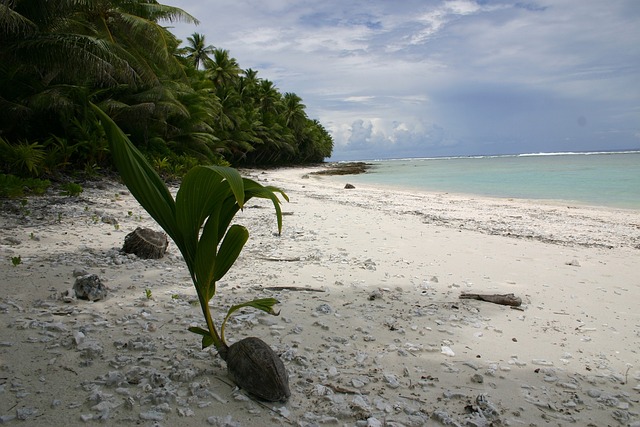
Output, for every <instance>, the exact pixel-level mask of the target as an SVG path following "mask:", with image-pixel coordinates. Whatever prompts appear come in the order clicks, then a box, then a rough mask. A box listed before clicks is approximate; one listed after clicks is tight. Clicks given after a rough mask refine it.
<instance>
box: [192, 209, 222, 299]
mask: <svg viewBox="0 0 640 427" xmlns="http://www.w3.org/2000/svg"><path fill="white" fill-rule="evenodd" d="M218 241H219V238H218V214H217V212H216V213H213V214H212V215H211V216H210V217H209V219H207V222H206V224H205V226H204V229H203V230H202V235H201V236H200V240H199V241H198V246H197V250H196V259H195V271H196V278H197V283H196V288H197V289H198V292H199V293H200V294H201V295H203V297H204V300H205V301H209V300H210V299H211V298H212V297H213V296H214V295H215V293H216V287H215V281H214V271H215V268H216V263H217V261H218Z"/></svg>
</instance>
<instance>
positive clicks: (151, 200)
mask: <svg viewBox="0 0 640 427" xmlns="http://www.w3.org/2000/svg"><path fill="white" fill-rule="evenodd" d="M91 108H92V109H93V111H94V113H95V114H96V115H97V116H98V118H99V119H100V121H101V123H102V127H103V128H104V131H105V134H106V136H107V139H108V141H109V149H110V150H111V157H112V158H113V162H114V163H115V165H116V168H117V169H118V172H119V173H120V175H121V177H122V180H123V181H124V183H125V185H126V186H127V188H129V191H131V194H132V195H133V197H135V198H136V200H137V201H138V202H139V203H140V205H142V207H143V208H144V209H145V210H146V211H147V212H148V213H149V215H151V217H152V218H153V219H155V220H156V221H157V222H158V224H160V227H162V228H163V229H164V231H166V232H167V234H168V235H169V236H171V238H172V239H173V241H174V242H175V243H176V245H178V247H179V248H180V249H182V246H183V244H182V238H181V235H180V232H179V230H178V226H177V224H176V221H175V216H174V213H175V202H174V200H173V197H172V196H171V193H170V192H169V189H168V188H167V186H166V185H165V184H164V182H163V181H162V179H161V178H160V177H159V176H158V174H157V173H156V172H155V170H153V168H152V167H151V165H150V164H149V163H148V162H147V160H146V159H145V157H144V156H143V155H142V153H141V152H140V151H139V150H138V149H137V148H136V147H135V146H134V145H133V143H132V142H131V141H130V140H129V138H128V137H127V136H126V135H125V134H124V132H122V130H121V129H120V128H119V127H118V125H116V124H115V122H114V121H113V120H112V119H111V117H109V115H107V113H105V112H104V111H102V110H101V109H100V108H99V107H98V106H96V105H95V104H91Z"/></svg>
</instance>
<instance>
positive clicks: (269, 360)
mask: <svg viewBox="0 0 640 427" xmlns="http://www.w3.org/2000/svg"><path fill="white" fill-rule="evenodd" d="M92 108H93V110H94V112H95V114H96V115H97V116H98V117H99V118H100V120H101V122H102V126H103V128H104V130H105V134H106V136H107V138H108V140H109V148H110V150H111V155H112V157H113V162H114V163H115V165H116V168H117V169H118V171H119V172H120V176H121V177H122V180H123V181H124V183H125V185H126V186H127V187H128V188H129V191H131V194H132V195H133V196H134V197H135V198H136V200H138V202H139V203H140V205H142V207H143V208H144V209H145V210H146V211H147V212H148V213H149V215H151V217H152V218H153V219H155V220H156V222H157V223H158V224H159V225H160V227H162V229H163V230H164V231H165V232H166V233H167V234H168V235H169V237H171V239H172V240H173V241H174V243H175V244H176V246H177V247H178V249H179V250H180V252H181V253H182V256H183V257H184V260H185V262H186V264H187V267H188V269H189V273H190V275H191V279H192V281H193V284H194V286H195V288H196V292H197V294H198V301H199V302H200V307H201V308H202V313H203V315H204V318H205V322H206V328H200V327H191V328H189V330H190V331H191V332H194V333H196V334H198V335H201V336H202V347H203V348H206V347H209V346H210V345H214V346H215V347H216V349H217V350H218V354H219V355H220V356H221V357H222V359H224V360H225V361H226V362H227V368H228V372H229V375H230V377H231V378H232V379H233V381H234V382H235V383H236V384H237V385H238V386H240V387H241V388H243V389H244V390H246V391H247V392H249V393H250V394H253V395H255V396H257V397H259V398H261V399H264V400H269V401H280V400H286V399H287V398H288V397H289V396H290V394H291V393H290V391H289V382H288V377H287V372H286V370H285V367H284V364H283V363H282V360H280V358H279V357H278V355H277V354H276V353H275V352H274V351H273V350H272V349H271V347H269V345H268V344H267V343H265V342H264V341H262V340H260V339H258V338H255V337H250V338H245V339H243V340H241V341H238V342H236V343H235V344H233V345H231V346H228V345H227V344H226V342H225V339H224V325H225V323H226V321H227V320H228V318H229V316H230V315H231V314H232V313H233V312H234V311H236V310H238V309H239V308H242V307H254V308H257V309H259V310H263V311H265V312H267V313H270V314H273V315H277V314H278V313H276V312H275V311H274V309H273V306H274V305H275V304H277V303H278V301H277V300H276V299H274V298H265V299H258V300H254V301H250V302H247V303H243V304H239V305H235V306H233V307H231V308H230V309H229V311H228V312H227V315H226V317H225V319H224V321H223V322H222V325H221V326H220V334H219V333H218V329H217V328H216V326H215V324H214V322H213V318H212V317H211V312H210V309H209V301H210V300H211V298H213V296H214V295H215V293H216V282H217V281H219V280H220V279H221V278H222V277H223V276H224V275H225V274H226V273H227V271H228V270H229V268H231V266H232V265H233V263H234V262H235V261H236V259H237V258H238V256H239V255H240V252H241V251H242V248H243V247H244V244H245V243H246V242H247V240H248V239H249V232H248V231H247V229H246V228H245V227H243V226H241V225H238V224H233V225H232V224H231V221H232V220H233V218H234V216H235V214H236V213H237V212H238V211H239V210H240V209H242V207H243V205H244V203H245V202H247V201H248V200H249V199H251V198H252V197H259V198H264V199H270V200H271V201H272V202H273V206H274V208H275V211H276V218H277V222H278V232H280V231H281V230H282V211H281V209H280V200H279V199H278V197H277V195H276V193H280V194H281V195H282V197H284V198H285V200H288V198H287V195H286V194H285V193H284V192H283V191H282V190H280V189H278V188H275V187H270V186H263V185H261V184H259V183H258V182H256V181H253V180H251V179H248V178H243V177H241V176H240V174H239V173H238V171H237V170H235V169H232V168H228V167H221V166H196V167H194V168H193V169H191V170H190V171H189V172H188V173H187V174H186V175H185V176H184V178H183V180H182V184H181V185H180V189H179V190H178V193H177V195H176V198H175V200H174V199H173V196H172V195H171V193H170V192H169V189H168V188H167V186H166V185H165V183H164V182H163V181H162V179H161V178H160V176H158V174H157V173H156V172H155V170H154V169H153V168H152V167H151V165H149V163H148V162H147V160H146V159H145V158H144V156H143V155H142V153H140V151H138V149H137V148H136V147H135V146H134V145H133V144H132V143H131V141H130V140H129V138H128V137H127V136H126V135H125V134H124V133H123V132H122V130H121V129H120V128H119V127H118V126H117V125H116V124H115V123H114V122H113V120H111V118H110V117H109V116H108V115H107V114H106V113H105V112H104V111H102V110H101V109H100V108H98V107H97V106H96V105H93V104H92Z"/></svg>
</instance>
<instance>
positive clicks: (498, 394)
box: [0, 166, 640, 427]
mask: <svg viewBox="0 0 640 427" xmlns="http://www.w3.org/2000/svg"><path fill="white" fill-rule="evenodd" d="M322 168H323V166H318V167H314V168H287V169H274V170H266V171H256V170H246V171H243V173H244V174H245V175H246V176H249V177H252V178H253V179H256V180H257V181H259V182H261V183H263V184H265V185H274V186H278V187H280V188H282V189H283V190H284V191H285V192H286V193H287V195H288V196H289V199H290V201H289V202H285V201H283V205H282V209H283V214H284V216H283V230H282V234H281V235H278V234H277V225H276V218H275V213H274V211H273V207H272V205H271V202H269V201H266V200H254V199H252V200H251V201H249V203H248V204H247V206H246V208H245V209H244V210H243V211H242V212H241V213H239V214H238V216H237V217H236V222H237V223H240V224H242V225H245V226H246V227H247V228H248V230H249V233H250V238H249V241H248V243H247V244H246V246H245V248H244V251H243V252H242V254H241V256H240V258H239V259H238V261H237V263H236V264H235V265H234V266H233V267H232V269H231V270H230V271H229V273H228V274H227V275H226V276H225V277H224V278H223V279H222V280H221V281H220V282H219V284H218V292H217V295H216V296H215V297H214V298H213V300H212V302H211V305H212V307H213V312H214V315H215V318H216V321H217V323H218V324H220V322H221V320H222V319H223V317H224V315H225V314H226V311H227V309H228V307H230V306H231V305H234V304H239V303H241V302H244V301H248V300H251V299H255V298H263V297H274V298H277V299H278V300H279V301H280V304H279V305H278V310H279V311H280V315H279V316H277V317H276V316H270V315H267V314H266V313H262V312H256V311H255V310H250V309H243V310H242V311H241V312H240V313H238V314H236V315H235V316H234V317H232V319H231V320H230V322H229V324H228V325H227V329H226V337H227V339H228V340H229V342H234V341H238V340H240V339H242V338H244V337H246V336H257V337H260V338H262V339H263V340H265V341H266V342H267V343H268V344H269V345H271V346H272V348H273V349H274V350H275V351H276V352H277V353H278V354H279V355H280V357H281V359H282V360H283V361H284V364H285V366H286V368H287V372H288V374H289V381H290V387H291V397H290V399H289V400H288V401H287V402H276V403H273V402H259V401H256V400H254V399H252V398H251V397H250V396H247V395H246V394H245V393H244V392H243V391H242V390H238V389H237V388H236V387H234V385H233V384H232V383H231V381H230V380H229V378H228V377H227V373H226V366H225V364H224V362H223V361H222V360H221V359H220V358H219V357H217V355H216V352H215V350H214V349H213V348H212V347H210V348H207V349H205V350H202V349H201V346H200V337H199V336H197V335H195V334H192V333H190V332H188V331H187V328H188V327H189V326H193V325H198V326H203V325H204V321H203V317H202V314H201V311H200V307H199V306H198V304H197V298H196V294H195V289H194V288H193V285H192V284H191V280H190V277H189V274H188V271H187V270H186V266H185V265H184V263H183V262H182V259H181V256H180V253H179V252H178V251H177V249H176V247H175V245H173V243H170V244H169V249H168V253H167V254H166V255H165V256H164V258H161V259H159V260H142V259H139V258H137V257H135V256H132V255H125V254H123V253H122V252H121V251H120V249H121V247H122V244H123V241H124V237H125V236H126V235H127V234H128V233H130V232H132V231H133V230H134V229H135V228H136V227H150V228H153V229H155V230H160V229H159V227H158V226H157V225H156V224H155V223H154V222H153V220H152V219H150V218H149V216H148V215H147V214H146V212H145V211H144V210H143V209H142V208H141V207H140V206H139V205H138V204H137V202H136V201H135V199H133V198H132V197H131V196H130V194H129V192H128V190H127V189H126V188H125V187H124V186H122V185H119V184H117V183H113V182H104V181H102V182H99V183H95V184H91V183H87V184H86V185H85V189H84V192H83V193H82V194H81V195H80V196H79V197H77V198H75V197H64V196H58V195H48V196H46V197H44V198H29V199H28V202H27V203H24V204H23V203H20V201H3V202H2V203H3V208H2V209H3V213H2V217H1V219H0V233H1V234H0V255H1V257H0V286H1V289H2V293H1V295H0V321H1V322H2V328H1V329H0V367H1V369H2V370H1V372H0V397H1V399H0V401H1V402H2V403H1V406H0V424H1V423H7V424H9V425H29V426H56V425H67V426H76V425H88V424H89V425H91V424H94V423H101V422H102V423H106V424H107V425H131V424H136V425H143V426H195V425H213V426H261V425H285V426H287V425H294V426H315V425H339V426H343V425H344V426H385V425H386V426H421V425H452V426H490V425H508V426H547V425H548V426H563V425H579V426H635V427H638V426H640V310H639V309H638V301H639V300H640V274H638V265H639V261H640V212H639V211H637V210H624V209H612V208H601V207H588V206H578V205H567V204H563V203H557V202H553V203H552V202H543V201H529V200H518V199H492V198H483V197H475V196H471V195H460V194H447V193H422V192H417V191H411V192H409V191H404V192H403V191H399V190H395V189H392V188H382V187H374V186H367V185H363V184H358V185H356V186H355V188H351V189H345V184H346V183H348V182H349V176H348V175H346V176H340V177H333V176H330V177H328V176H318V175H315V174H313V172H316V171H318V170H319V169H322ZM18 256H19V257H20V263H19V264H18V265H15V266H14V265H13V264H12V261H11V260H12V258H14V259H15V258H16V257H18ZM84 274H96V275H98V276H99V277H100V279H101V280H102V281H103V282H104V284H105V285H106V287H107V288H108V295H107V298H105V299H103V300H99V301H95V302H89V301H86V300H80V299H76V298H73V292H72V291H71V292H70V289H71V288H72V287H73V284H74V282H75V280H76V277H79V276H82V275H84ZM462 293H474V294H482V295H504V294H513V295H514V296H515V297H518V298H520V299H521V300H522V304H521V305H520V306H517V307H513V306H507V305H502V304H495V303H492V302H488V301H483V300H476V299H461V298H460V295H461V294H462Z"/></svg>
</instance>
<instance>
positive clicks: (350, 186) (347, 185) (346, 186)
mask: <svg viewBox="0 0 640 427" xmlns="http://www.w3.org/2000/svg"><path fill="white" fill-rule="evenodd" d="M344 188H345V189H346V190H353V189H354V188H356V187H355V186H354V185H353V184H349V183H347V184H346V185H345V186H344Z"/></svg>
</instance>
